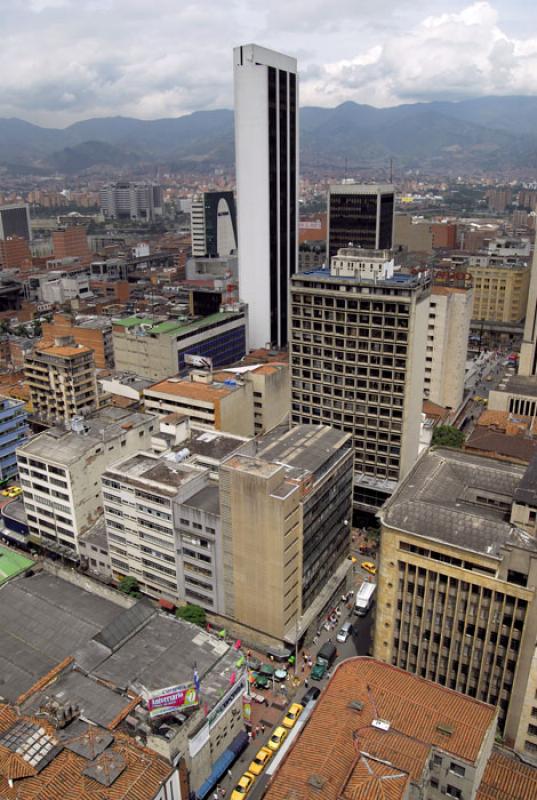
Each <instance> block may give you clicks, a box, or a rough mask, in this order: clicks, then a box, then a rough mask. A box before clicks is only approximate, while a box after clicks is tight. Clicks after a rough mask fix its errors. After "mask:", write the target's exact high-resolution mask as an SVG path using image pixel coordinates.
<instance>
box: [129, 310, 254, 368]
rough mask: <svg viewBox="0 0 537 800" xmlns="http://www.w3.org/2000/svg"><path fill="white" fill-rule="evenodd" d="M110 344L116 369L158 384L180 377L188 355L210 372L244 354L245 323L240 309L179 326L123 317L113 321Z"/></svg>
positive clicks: (246, 335)
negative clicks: (198, 359) (200, 360)
mask: <svg viewBox="0 0 537 800" xmlns="http://www.w3.org/2000/svg"><path fill="white" fill-rule="evenodd" d="M113 343H114V359H115V365H116V369H118V370H121V372H133V373H135V374H137V375H140V376H141V377H142V378H148V379H149V380H153V381H159V380H163V379H164V378H166V377H168V376H169V375H175V374H176V373H177V372H179V373H180V374H185V373H186V372H187V371H188V369H189V364H188V363H187V362H188V361H189V359H188V358H187V357H188V356H200V357H202V358H204V359H208V360H209V362H210V363H212V366H213V367H224V366H226V365H227V364H232V363H233V362H235V361H239V360H240V359H241V358H242V357H243V356H244V354H245V353H246V352H247V350H248V320H247V316H246V313H245V311H244V307H242V306H241V307H237V309H236V310H233V311H221V312H218V313H216V314H211V315H210V316H208V317H203V318H202V319H197V320H185V321H184V322H182V321H179V320H177V319H170V320H158V321H157V320H155V319H151V318H149V317H127V318H124V319H116V320H114V321H113ZM190 362H191V364H190V366H192V360H191V359H190Z"/></svg>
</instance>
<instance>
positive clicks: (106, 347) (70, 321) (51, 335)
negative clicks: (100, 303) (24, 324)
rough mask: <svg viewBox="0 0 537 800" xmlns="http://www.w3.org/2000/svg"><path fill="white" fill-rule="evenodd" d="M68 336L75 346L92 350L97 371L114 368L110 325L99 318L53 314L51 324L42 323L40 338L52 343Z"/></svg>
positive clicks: (108, 321) (103, 318) (102, 318)
mask: <svg viewBox="0 0 537 800" xmlns="http://www.w3.org/2000/svg"><path fill="white" fill-rule="evenodd" d="M59 336H60V337H62V336H70V337H72V339H73V340H74V341H75V342H76V344H80V345H84V346H85V347H90V348H91V349H92V350H93V357H94V359H95V366H96V368H97V369H112V368H113V366H114V344H113V341H112V323H111V322H110V320H109V319H106V318H105V317H99V316H84V315H78V316H72V315H70V314H54V316H53V318H52V322H43V325H42V338H43V341H45V342H53V341H54V339H56V338H57V337H59Z"/></svg>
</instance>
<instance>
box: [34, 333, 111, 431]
mask: <svg viewBox="0 0 537 800" xmlns="http://www.w3.org/2000/svg"><path fill="white" fill-rule="evenodd" d="M24 376H25V379H26V383H27V385H28V387H29V389H30V398H31V402H32V408H33V413H34V414H35V416H36V417H38V418H39V419H41V420H43V421H46V422H50V423H52V424H55V423H58V422H63V423H65V424H67V423H69V422H70V421H71V419H72V418H73V417H75V416H79V415H80V414H82V415H84V414H88V413H90V412H91V411H95V409H96V408H97V407H98V401H97V381H96V378H95V361H94V358H93V350H91V349H90V348H89V347H85V346H84V345H81V344H75V343H74V341H73V340H72V339H71V338H70V337H58V338H57V339H55V340H54V343H53V344H50V343H46V342H45V343H43V344H38V345H37V346H36V347H35V348H34V350H33V351H32V352H31V353H29V354H28V355H27V356H26V358H25V361H24Z"/></svg>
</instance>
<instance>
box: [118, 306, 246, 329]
mask: <svg viewBox="0 0 537 800" xmlns="http://www.w3.org/2000/svg"><path fill="white" fill-rule="evenodd" d="M237 313H239V312H237V311H218V312H217V313H216V314H210V315H209V316H208V317H202V318H201V319H197V320H193V321H192V322H178V321H177V320H173V319H168V320H165V321H164V322H157V323H155V322H154V320H152V319H150V318H149V317H126V318H125V319H117V320H114V325H120V326H121V327H122V328H135V327H136V326H137V325H148V326H151V330H150V331H148V332H149V333H151V334H157V335H159V334H167V333H174V334H177V333H181V335H183V334H185V333H190V332H193V331H196V330H198V329H199V328H206V327H207V326H208V325H214V323H215V322H218V321H223V320H226V319H229V318H231V317H236V316H237Z"/></svg>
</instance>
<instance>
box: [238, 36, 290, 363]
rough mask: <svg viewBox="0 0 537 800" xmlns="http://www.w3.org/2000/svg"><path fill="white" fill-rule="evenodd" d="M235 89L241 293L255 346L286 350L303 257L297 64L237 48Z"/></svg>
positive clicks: (260, 51) (282, 57)
mask: <svg viewBox="0 0 537 800" xmlns="http://www.w3.org/2000/svg"><path fill="white" fill-rule="evenodd" d="M234 84H235V153H236V156H235V158H236V173H237V205H238V223H239V224H238V228H239V289H240V295H241V298H242V299H243V300H244V301H245V302H246V303H248V308H249V329H250V345H251V346H252V347H254V348H255V347H264V346H265V345H266V344H267V343H270V344H272V345H276V346H278V347H281V346H284V345H285V344H286V343H287V326H288V293H289V277H290V276H291V275H293V274H294V273H295V272H296V268H297V267H296V265H297V257H298V252H297V242H298V237H297V195H298V192H297V186H298V113H297V112H298V79H297V65H296V60H295V59H294V58H290V57H289V56H286V55H282V54H281V53H275V52H274V51H272V50H266V49H265V48H263V47H258V46H257V45H253V44H249V45H244V46H242V47H236V48H235V50H234Z"/></svg>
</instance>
